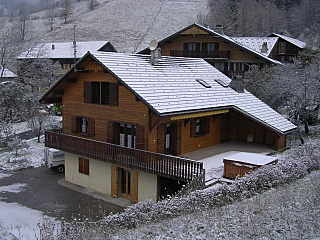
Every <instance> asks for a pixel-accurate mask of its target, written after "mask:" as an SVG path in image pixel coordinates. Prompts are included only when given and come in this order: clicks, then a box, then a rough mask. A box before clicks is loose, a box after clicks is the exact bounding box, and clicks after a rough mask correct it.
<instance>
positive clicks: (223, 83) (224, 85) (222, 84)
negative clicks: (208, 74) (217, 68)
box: [215, 79, 229, 87]
mask: <svg viewBox="0 0 320 240" xmlns="http://www.w3.org/2000/svg"><path fill="white" fill-rule="evenodd" d="M215 81H216V82H217V83H219V84H220V85H221V86H222V87H228V86H229V85H228V84H226V83H225V82H224V81H222V80H221V79H215Z"/></svg>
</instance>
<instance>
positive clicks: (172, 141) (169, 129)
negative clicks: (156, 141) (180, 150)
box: [165, 123, 176, 155]
mask: <svg viewBox="0 0 320 240" xmlns="http://www.w3.org/2000/svg"><path fill="white" fill-rule="evenodd" d="M165 132H166V134H165V154H170V155H175V154H176V124H175V123H168V124H166V125H165Z"/></svg>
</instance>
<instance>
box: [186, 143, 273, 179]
mask: <svg viewBox="0 0 320 240" xmlns="http://www.w3.org/2000/svg"><path fill="white" fill-rule="evenodd" d="M238 152H249V153H260V154H263V155H267V154H269V153H272V152H275V150H273V149H272V148H271V147H270V146H267V145H263V144H257V143H247V142H240V141H230V142H226V143H221V144H218V145H214V146H210V147H207V148H203V149H199V150H196V151H193V152H189V153H186V154H183V156H184V157H188V158H190V159H193V160H197V161H200V162H203V167H204V169H205V171H206V181H209V180H211V179H219V178H222V177H223V158H225V157H227V156H230V155H233V154H235V153H238Z"/></svg>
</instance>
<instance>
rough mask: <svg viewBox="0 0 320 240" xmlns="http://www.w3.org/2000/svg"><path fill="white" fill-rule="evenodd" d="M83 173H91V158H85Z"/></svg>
mask: <svg viewBox="0 0 320 240" xmlns="http://www.w3.org/2000/svg"><path fill="white" fill-rule="evenodd" d="M83 173H84V174H87V175H89V159H87V158H84V159H83Z"/></svg>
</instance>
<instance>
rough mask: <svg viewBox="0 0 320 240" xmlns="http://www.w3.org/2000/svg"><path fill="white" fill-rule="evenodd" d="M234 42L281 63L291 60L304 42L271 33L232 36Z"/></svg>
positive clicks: (302, 46) (304, 44) (302, 47)
mask: <svg viewBox="0 0 320 240" xmlns="http://www.w3.org/2000/svg"><path fill="white" fill-rule="evenodd" d="M232 39H233V40H235V41H236V42H238V43H240V44H242V45H245V46H247V47H249V48H251V49H254V50H255V51H257V52H260V53H261V54H264V55H266V56H267V57H269V58H272V59H275V60H278V61H280V62H283V63H287V62H292V61H293V58H295V57H297V56H298V54H299V52H300V51H301V50H303V49H304V48H305V46H306V43H305V42H302V41H300V40H297V39H294V38H290V37H286V36H283V35H280V34H276V33H273V34H271V35H270V36H269V37H232Z"/></svg>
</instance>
